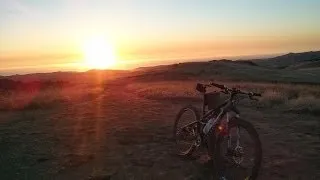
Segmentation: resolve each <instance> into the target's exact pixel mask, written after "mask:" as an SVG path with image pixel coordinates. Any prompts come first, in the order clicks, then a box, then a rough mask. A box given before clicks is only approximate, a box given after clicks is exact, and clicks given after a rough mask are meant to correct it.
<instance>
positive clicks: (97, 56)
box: [83, 37, 116, 69]
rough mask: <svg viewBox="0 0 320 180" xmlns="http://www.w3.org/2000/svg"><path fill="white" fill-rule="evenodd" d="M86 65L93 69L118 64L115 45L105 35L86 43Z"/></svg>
mask: <svg viewBox="0 0 320 180" xmlns="http://www.w3.org/2000/svg"><path fill="white" fill-rule="evenodd" d="M83 49H84V50H83V51H84V57H85V66H86V67H88V68H91V69H92V68H93V69H106V68H111V67H112V66H114V65H115V64H116V57H115V54H114V50H113V47H112V46H111V44H109V43H108V41H107V40H105V39H104V38H103V37H95V38H91V39H89V40H88V41H87V42H85V43H84V48H83Z"/></svg>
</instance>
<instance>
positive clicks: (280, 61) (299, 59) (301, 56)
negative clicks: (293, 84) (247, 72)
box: [254, 51, 320, 69]
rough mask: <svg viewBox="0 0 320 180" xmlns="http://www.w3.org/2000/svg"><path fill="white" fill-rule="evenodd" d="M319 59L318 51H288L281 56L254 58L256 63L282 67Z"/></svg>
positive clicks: (319, 53) (319, 52)
mask: <svg viewBox="0 0 320 180" xmlns="http://www.w3.org/2000/svg"><path fill="white" fill-rule="evenodd" d="M319 60H320V51H309V52H301V53H288V54H285V55H282V56H277V57H273V58H267V59H259V60H254V62H256V63H257V64H258V65H260V66H265V67H270V68H278V69H284V68H286V67H289V66H293V65H296V64H300V63H304V62H307V61H319Z"/></svg>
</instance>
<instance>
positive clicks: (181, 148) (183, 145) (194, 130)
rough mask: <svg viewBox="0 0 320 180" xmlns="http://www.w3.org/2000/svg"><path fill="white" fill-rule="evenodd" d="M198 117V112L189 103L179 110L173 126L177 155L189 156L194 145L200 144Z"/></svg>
mask: <svg viewBox="0 0 320 180" xmlns="http://www.w3.org/2000/svg"><path fill="white" fill-rule="evenodd" d="M199 119H200V116H199V112H198V111H197V109H196V108H195V107H193V106H191V105H188V106H186V107H184V108H182V109H181V110H180V111H179V113H178V115H177V117H176V119H175V123H174V128H173V137H174V140H175V142H176V153H177V154H178V155H180V156H190V155H192V153H193V151H194V150H195V149H196V147H197V146H199V145H200V144H199V143H200V139H199V138H200V133H199V129H200V122H199Z"/></svg>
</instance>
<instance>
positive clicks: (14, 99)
mask: <svg viewBox="0 0 320 180" xmlns="http://www.w3.org/2000/svg"><path fill="white" fill-rule="evenodd" d="M102 91H103V87H102V86H89V85H77V86H71V87H67V88H51V89H46V90H39V91H32V92H30V91H29V92H22V91H20V92H8V93H2V94H0V110H3V111H4V110H26V109H43V108H50V107H53V106H58V105H59V104H61V103H74V102H76V101H79V100H81V99H83V98H94V97H95V96H97V95H99V94H101V93H102Z"/></svg>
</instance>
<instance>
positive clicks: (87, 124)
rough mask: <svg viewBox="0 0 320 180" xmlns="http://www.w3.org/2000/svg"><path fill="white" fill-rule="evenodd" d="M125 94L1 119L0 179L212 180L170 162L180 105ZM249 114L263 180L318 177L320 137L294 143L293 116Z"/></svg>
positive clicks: (186, 163)
mask: <svg viewBox="0 0 320 180" xmlns="http://www.w3.org/2000/svg"><path fill="white" fill-rule="evenodd" d="M121 88H124V87H123V86H117V85H112V86H109V87H107V88H106V91H105V93H104V94H102V95H100V96H97V97H93V98H92V99H87V100H85V101H81V102H78V103H75V104H73V105H70V104H65V105H63V106H61V107H59V108H56V109H52V110H43V111H28V112H16V113H13V112H11V113H9V112H8V113H1V115H0V119H1V122H0V138H1V139H0V157H1V158H0V165H1V166H0V174H1V179H207V178H208V176H209V174H210V169H208V167H207V166H205V165H204V164H203V163H202V162H201V161H199V160H194V161H191V160H183V159H181V158H179V157H176V156H174V155H172V148H173V147H172V145H173V144H172V140H171V139H170V138H171V135H172V134H171V132H172V124H173V119H174V117H175V115H176V113H177V111H178V110H179V108H180V107H181V106H182V105H181V104H176V103H175V104H173V103H170V102H161V101H154V100H149V99H144V98H141V97H138V96H136V95H134V94H132V93H129V92H125V91H123V90H121ZM245 110H247V111H246V113H244V116H247V117H249V116H250V117H252V119H257V121H255V122H254V124H255V126H256V127H257V128H258V131H259V133H260V134H261V139H262V142H263V144H264V147H263V148H264V169H263V171H262V173H261V178H260V179H317V178H319V177H320V176H319V173H318V170H319V160H320V159H319V155H318V154H316V153H315V152H317V151H319V143H318V141H319V139H318V137H315V136H310V135H309V136H308V135H306V134H303V133H300V137H299V136H297V133H295V132H296V131H293V129H294V128H295V126H294V125H293V124H288V122H290V121H289V120H290V118H292V119H293V118H295V117H293V116H289V115H288V117H286V118H289V120H288V119H286V120H282V122H281V123H277V122H275V121H270V118H271V116H272V115H271V116H270V112H269V113H268V114H267V115H265V114H264V113H261V112H256V111H254V110H250V109H245ZM271 114H272V113H271ZM274 118H279V115H277V116H276V117H274ZM311 118H314V117H311ZM283 121H285V122H283ZM290 132H292V135H290V134H288V133H290ZM298 135H299V134H298ZM306 140H307V141H306ZM295 142H298V143H295ZM303 147H310V148H311V150H308V149H306V148H303ZM317 173H318V174H317Z"/></svg>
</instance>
